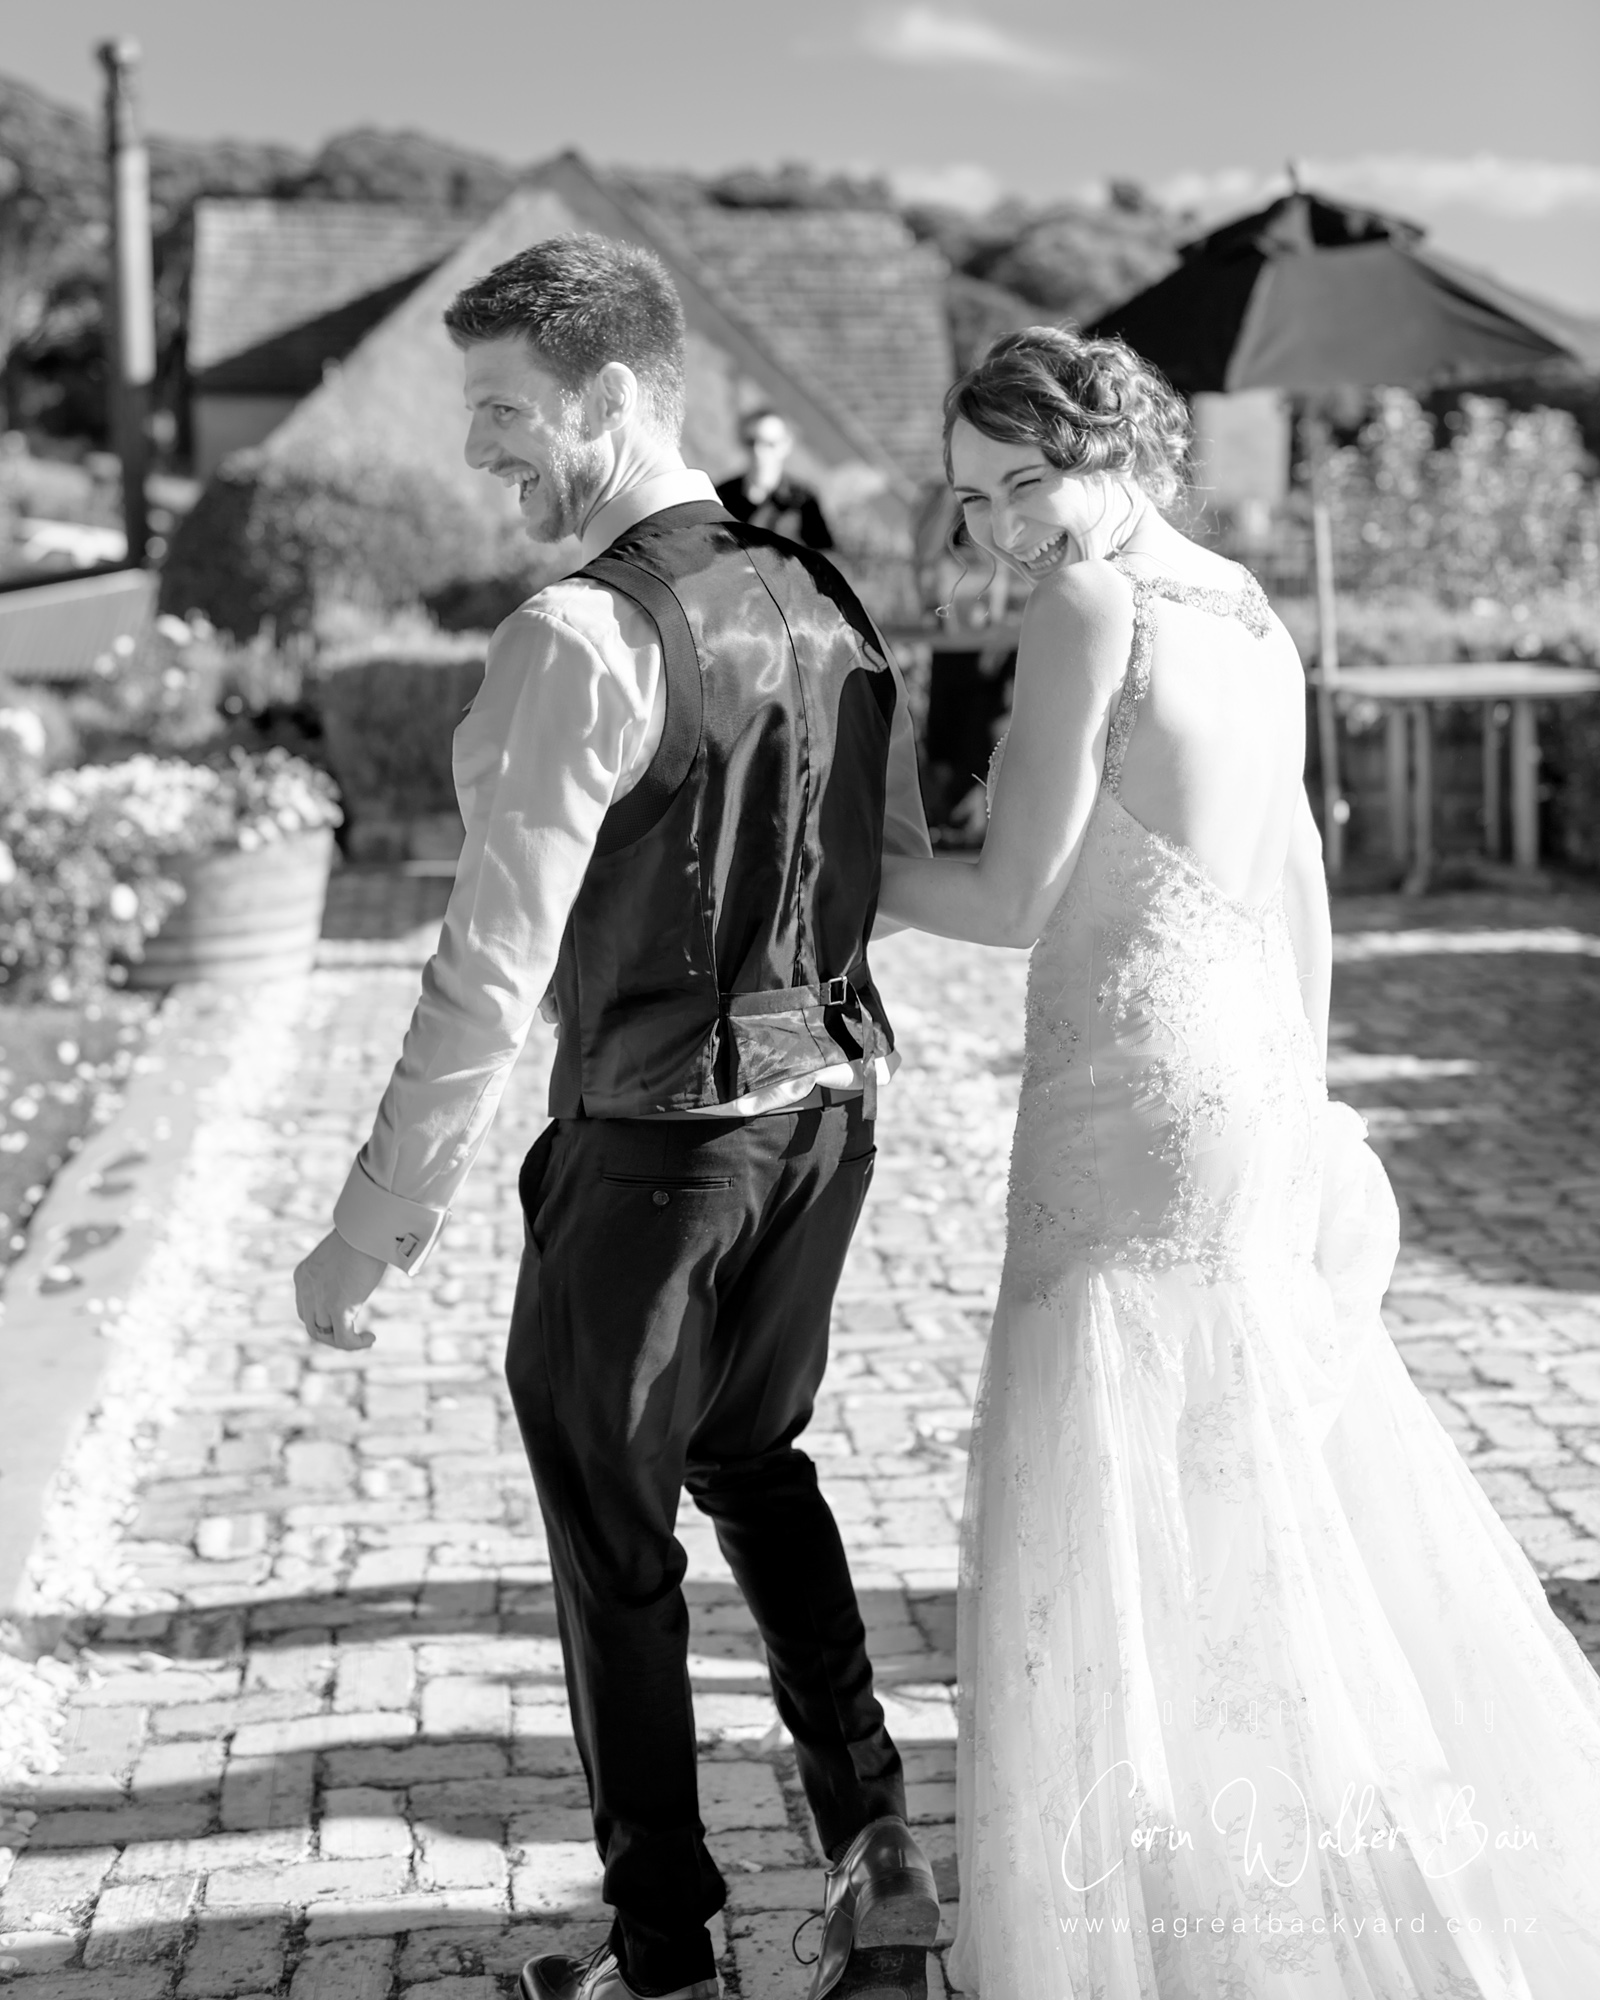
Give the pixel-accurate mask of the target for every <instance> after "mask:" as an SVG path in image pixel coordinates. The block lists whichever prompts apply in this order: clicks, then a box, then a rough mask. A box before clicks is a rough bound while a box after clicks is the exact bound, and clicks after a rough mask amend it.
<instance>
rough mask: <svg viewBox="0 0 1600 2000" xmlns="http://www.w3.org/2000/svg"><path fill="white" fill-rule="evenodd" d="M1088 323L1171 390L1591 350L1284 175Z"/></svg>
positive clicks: (1492, 370)
mask: <svg viewBox="0 0 1600 2000" xmlns="http://www.w3.org/2000/svg"><path fill="white" fill-rule="evenodd" d="M1180 254H1181V256H1182V258H1183V261H1182V263H1181V264H1180V265H1179V266H1178V268H1177V270H1175V271H1173V272H1171V273H1170V274H1169V275H1168V276H1167V277H1165V278H1162V279H1161V280H1159V282H1157V283H1156V284H1154V285H1151V286H1150V287H1149V288H1148V289H1147V290H1145V291H1142V292H1139V293H1137V294H1136V295H1135V296H1134V297H1133V298H1131V299H1128V300H1126V301H1125V302H1124V303H1123V304H1122V305H1120V306H1115V307H1113V308H1112V309H1111V311H1110V312H1108V313H1105V314H1103V315H1102V316H1101V318H1100V319H1099V320H1097V321H1096V322H1095V324H1094V325H1093V326H1092V327H1091V328H1090V329H1089V331H1090V332H1091V333H1096V334H1102V335H1103V334H1116V335H1117V336H1119V337H1120V338H1121V339H1123V340H1125V341H1126V342H1127V343H1128V345H1129V346H1130V347H1132V348H1133V349H1135V350H1136V352H1138V353H1140V354H1142V355H1143V356H1144V357H1145V359H1146V360H1148V361H1152V362H1154V364H1155V365H1156V367H1158V368H1159V369H1160V370H1161V371H1162V373H1163V374H1164V375H1165V376H1166V377H1167V379H1168V380H1169V381H1170V382H1171V383H1172V386H1173V387H1174V388H1175V389H1179V390H1181V391H1183V392H1184V393H1185V394H1188V395H1192V394H1194V393H1196V392H1197V391H1204V390H1230V389H1268V388H1270V389H1287V390H1289V391H1291V392H1293V393H1295V394H1299V395H1315V394H1317V393H1319V392H1320V391H1324V390H1329V389H1338V388H1345V387H1355V388H1362V387H1374V388H1375V387H1388V388H1436V387H1439V386H1442V385H1443V384H1445V383H1449V382H1470V381H1476V380H1483V379H1486V378H1488V377H1490V376H1494V375H1521V374H1526V373H1527V372H1528V371H1529V370H1530V369H1532V368H1537V367H1540V366H1542V365H1544V364H1545V363H1547V362H1552V361H1578V362H1582V363H1585V364H1587V365H1589V366H1595V365H1600V328H1596V327H1593V326H1590V325H1588V324H1587V323H1586V322H1585V321H1583V320H1581V319H1580V318H1579V317H1578V316H1577V315H1576V314H1569V313H1564V312H1562V311H1561V310H1560V308H1559V307H1556V306H1551V305H1546V304H1544V303H1543V302H1541V301H1540V300H1537V299H1531V298H1528V297H1526V296H1525V295H1524V294H1522V293H1519V292H1516V291H1513V290H1512V289H1511V287H1510V286H1508V285H1502V284H1501V283H1499V281H1498V280H1497V279H1495V278H1492V277H1490V276H1489V275H1488V274H1487V273H1485V272H1480V271H1474V270H1472V269H1471V268H1470V267H1469V266H1467V265H1464V264H1458V263H1456V261H1455V260H1454V259H1453V258H1451V257H1445V256H1442V255H1440V254H1439V252H1437V251H1435V250H1430V249H1428V248H1426V247H1425V245H1424V244H1423V242H1422V231H1421V230H1420V229H1419V228H1417V226H1416V225H1415V224H1414V223H1410V222H1404V221H1402V220H1401V219H1400V218H1399V217H1398V216H1392V215H1384V214H1381V213H1380V212H1378V211H1377V210H1374V209H1363V208H1351V207H1347V206H1345V205H1344V204H1342V203H1338V202H1331V201H1325V200H1323V198H1322V197H1321V196H1320V195H1314V194H1309V193H1306V192H1305V191H1304V190H1302V189H1299V188H1297V189H1295V190H1294V191H1293V192H1292V193H1290V194H1287V195H1285V196H1283V197H1282V199H1281V200H1278V201H1275V202H1273V203H1272V204H1271V205H1270V206H1269V207H1267V208H1264V209H1262V210H1261V211H1260V212H1259V213H1258V214H1255V215H1246V216H1242V217H1240V218H1239V220H1238V221H1236V222H1230V223H1227V224H1226V225H1224V227H1222V228H1221V229H1217V230H1213V231H1212V233H1211V234H1210V235H1209V236H1202V237H1199V238H1197V239H1196V240H1195V241H1194V242H1192V243H1187V244H1185V245H1184V246H1183V248H1182V251H1181V252H1180Z"/></svg>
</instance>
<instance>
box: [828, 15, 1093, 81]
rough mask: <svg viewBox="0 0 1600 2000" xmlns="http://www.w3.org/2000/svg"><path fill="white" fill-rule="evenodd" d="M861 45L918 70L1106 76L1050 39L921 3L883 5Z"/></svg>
mask: <svg viewBox="0 0 1600 2000" xmlns="http://www.w3.org/2000/svg"><path fill="white" fill-rule="evenodd" d="M858 41H859V46H860V47H862V48H864V49H865V50H866V51H867V52H868V53H869V54H870V55H875V56H877V57H879V58H880V59H881V60H882V61H884V62H891V63H898V64H900V65H902V66H903V67H906V68H913V69H976V70H998V71H1001V72H1003V73H1004V74H1006V75H1008V76H1011V77H1013V78H1015V79H1018V80H1020V81H1025V82H1035V83H1037V82H1049V81H1056V80H1060V79H1061V78H1064V77H1085V76H1094V75H1100V74H1103V73H1104V71H1103V66H1102V65H1101V64H1099V63H1097V62H1094V61H1092V60H1090V59H1088V58H1086V57H1083V56H1079V55H1075V54H1073V53H1071V52H1070V51H1069V50H1067V49H1064V48H1061V47H1059V46H1058V45H1056V44H1054V43H1050V42H1034V41H1030V40H1028V39H1027V38H1026V37H1025V36H1022V35H1017V34H1013V33H1012V32H1011V31H1010V29H1008V28H1002V27H1000V26H999V25H998V24H997V23H995V22H993V21H986V20H983V19H981V18H980V17H979V16H978V15H976V14H969V13H964V12H954V11H952V10H950V9H948V8H944V7H930V6H921V5H911V6H901V7H887V8H878V9H876V10H875V11H874V12H872V13H870V14H868V15H867V17H866V19H865V20H864V21H863V22H862V24H861V27H860V30H859V36H858Z"/></svg>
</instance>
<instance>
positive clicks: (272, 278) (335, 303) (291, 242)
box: [189, 198, 473, 395]
mask: <svg viewBox="0 0 1600 2000" xmlns="http://www.w3.org/2000/svg"><path fill="white" fill-rule="evenodd" d="M472 227H473V218H472V217H471V216H463V215H459V214H455V213H452V212H449V211H441V210H438V209H411V208H402V207H399V206H391V205H389V204H387V203H383V202H343V201H338V202H335V201H327V202H322V201H312V202H302V201H255V200H251V201H233V200H225V199H216V198H210V199H207V200H204V201H199V202H197V203H196V204H195V216H194V230H195V242H194V275H193V278H192V280H191V287H190V299H189V371H190V375H191V377H192V378H193V379H194V381H195V383H196V386H197V387H200V388H203V389H207V390H212V391H223V390H236V391H242V392H245V393H251V394H256V395H304V394H306V393H308V392H309V391H310V390H312V389H314V388H315V387H316V385H317V384H318V382H320V381H321V379H322V371H323V367H324V365H325V364H326V363H327V362H329V361H338V360H341V359H342V358H343V357H344V356H345V355H346V354H348V353H349V352H350V350H351V348H353V347H354V346H355V345H356V343H357V342H358V341H359V340H360V339H361V338H362V337H363V336H364V335H365V334H366V333H367V332H368V331H369V330H370V329H371V328H372V327H374V326H376V325H377V324H378V323H379V322H380V321H381V320H383V319H385V318H387V317H388V315H389V313H390V312H392V311H393V309H394V307H395V306H396V305H398V304H399V303H400V301H401V300H402V299H403V298H405V297H406V295H407V294H408V293H409V292H410V291H411V290H412V289H414V287H415V286H416V285H417V284H418V283H419V282H420V281H421V279H422V278H423V277H424V276H425V275H426V273H427V272H428V271H430V270H432V269H433V267H434V266H435V265H436V264H437V263H438V262H439V260H440V259H441V258H442V257H445V256H447V255H448V254H449V253H450V252H451V251H452V250H453V249H455V248H456V246H457V245H458V244H459V243H460V242H461V241H462V239H463V238H464V237H465V236H467V235H469V234H470V233H471V230H472Z"/></svg>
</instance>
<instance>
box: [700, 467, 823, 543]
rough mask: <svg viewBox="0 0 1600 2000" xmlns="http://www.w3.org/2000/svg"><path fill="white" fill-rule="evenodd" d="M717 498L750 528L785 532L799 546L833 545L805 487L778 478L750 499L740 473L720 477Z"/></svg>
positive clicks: (817, 504) (807, 487)
mask: <svg viewBox="0 0 1600 2000" xmlns="http://www.w3.org/2000/svg"><path fill="white" fill-rule="evenodd" d="M717 498H718V499H719V500H720V501H721V502H722V504H723V506H724V507H726V508H727V510H728V512H729V513H730V514H731V515H732V516H733V518H734V519H735V520H736V521H748V522H749V523H750V524H751V525H752V526H753V527H757V528H769V529H771V531H772V532H773V533H774V534H777V535H787V536H788V538H789V540H790V541H791V542H799V543H800V545H801V547H802V548H807V549H831V548H832V547H833V536H832V535H831V534H829V532H828V524H827V522H826V520H824V518H823V514H822V508H821V505H820V504H819V502H818V500H817V496H816V494H815V493H813V492H812V491H811V488H810V487H809V486H801V485H799V484H798V483H797V482H796V481H794V480H792V479H780V480H779V481H778V483H777V485H776V486H774V487H773V489H772V491H771V492H770V493H769V494H767V495H766V497H765V498H764V499H761V500H752V499H751V498H750V495H749V494H748V493H746V491H745V490H744V474H743V473H742V472H741V473H740V474H739V475H738V477H737V478H734V479H725V480H723V482H722V484H721V485H720V486H719V487H718V488H717Z"/></svg>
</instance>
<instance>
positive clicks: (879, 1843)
mask: <svg viewBox="0 0 1600 2000" xmlns="http://www.w3.org/2000/svg"><path fill="white" fill-rule="evenodd" d="M938 1932H939V1892H938V1890H937V1889H936V1888H935V1887H934V1881H933V1869H932V1868H931V1867H930V1866H929V1863H928V1857H927V1856H926V1855H925V1854H924V1853H923V1851H922V1849H921V1848H920V1847H919V1846H918V1845H917V1842H916V1838H915V1836H914V1835H913V1834H912V1831H911V1829H910V1827H908V1826H907V1825H906V1823H905V1821H904V1820H903V1819H899V1818H896V1817H895V1816H894V1815H892V1814H891V1815H888V1816H887V1817H885V1818H883V1819H875V1820H873V1821H872V1822H871V1824H870V1825H868V1826H864V1827H863V1828H862V1829H861V1831H860V1832H859V1833H858V1834H857V1835H856V1837H855V1839H854V1840H852V1841H851V1843H850V1845H849V1846H848V1847H847V1848H846V1849H845V1851H844V1853H843V1854H841V1855H840V1857H839V1859H838V1860H837V1861H836V1862H835V1863H834V1864H833V1866H832V1867H831V1868H830V1869H829V1870H828V1878H827V1890H826V1894H825V1898H824V1902H823V1908H822V1945H821V1949H820V1950H819V1951H818V1953H817V1963H816V1969H815V1971H814V1972H813V1973H812V1975H811V1990H810V1993H809V1994H808V1996H807V2000H823V1995H824V1994H826V1993H831V1992H832V1991H833V1990H834V1988H835V1987H836V1986H837V1985H838V1984H839V1982H840V1980H841V1979H843V1977H844V1974H845V1968H846V1966H847V1965H848V1964H849V1963H850V1954H851V1952H853V1951H855V1950H857V1949H858V1948H860V1949H863V1950H868V1949H874V1948H876V1947H878V1946H882V1945H921V1946H922V1947H923V1948H924V1949H926V1948H927V1946H929V1945H931V1944H932V1943H933V1941H934V1938H935V1937H936V1936H937V1935H938Z"/></svg>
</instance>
